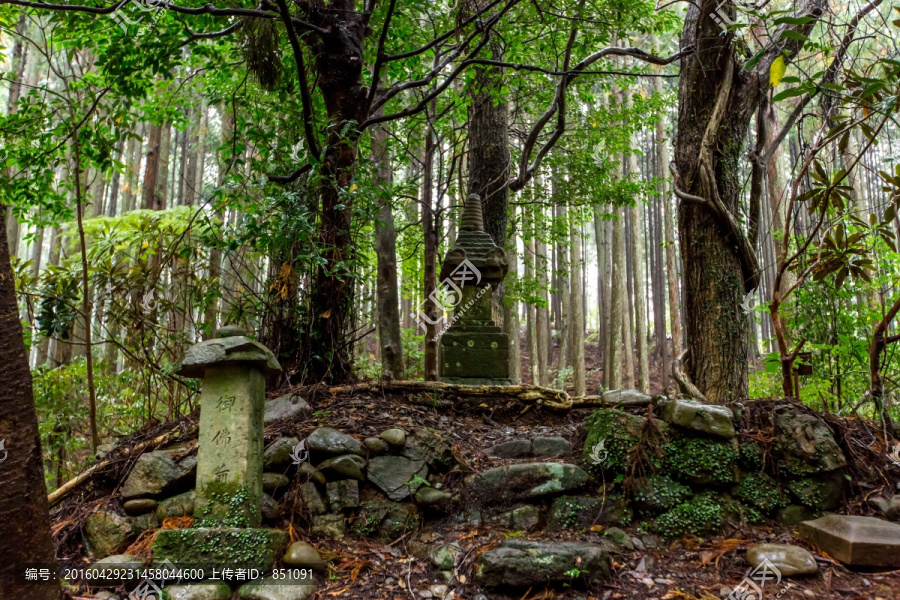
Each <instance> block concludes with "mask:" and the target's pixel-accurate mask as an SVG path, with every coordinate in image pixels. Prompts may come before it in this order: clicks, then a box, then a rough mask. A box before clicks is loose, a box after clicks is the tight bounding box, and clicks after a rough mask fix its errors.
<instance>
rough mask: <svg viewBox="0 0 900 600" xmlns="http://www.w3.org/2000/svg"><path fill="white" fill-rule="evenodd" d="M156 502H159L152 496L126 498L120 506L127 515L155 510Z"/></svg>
mask: <svg viewBox="0 0 900 600" xmlns="http://www.w3.org/2000/svg"><path fill="white" fill-rule="evenodd" d="M158 504H159V502H157V501H156V500H153V499H152V498H139V499H137V500H126V501H125V503H124V504H122V508H124V509H125V512H127V513H128V514H129V515H131V516H135V515H142V514H144V513H148V512H151V511H154V510H156V506H157V505H158Z"/></svg>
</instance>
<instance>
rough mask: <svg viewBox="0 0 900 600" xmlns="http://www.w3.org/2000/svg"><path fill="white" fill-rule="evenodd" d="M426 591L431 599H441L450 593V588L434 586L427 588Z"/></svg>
mask: <svg viewBox="0 0 900 600" xmlns="http://www.w3.org/2000/svg"><path fill="white" fill-rule="evenodd" d="M428 591H429V592H431V595H432V597H434V598H441V599H443V598H445V597H446V596H447V594H448V593H450V588H449V587H447V586H446V585H444V584H435V585H430V586H428Z"/></svg>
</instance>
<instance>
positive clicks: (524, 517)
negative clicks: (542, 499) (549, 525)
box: [509, 504, 541, 531]
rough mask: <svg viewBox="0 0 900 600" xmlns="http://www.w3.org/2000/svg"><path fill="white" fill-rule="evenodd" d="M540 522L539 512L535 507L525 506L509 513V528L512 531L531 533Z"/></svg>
mask: <svg viewBox="0 0 900 600" xmlns="http://www.w3.org/2000/svg"><path fill="white" fill-rule="evenodd" d="M540 521H541V511H540V509H538V507H537V506H532V505H530V504H526V505H525V506H520V507H518V508H514V509H513V510H511V511H509V528H510V529H512V530H514V531H531V530H532V529H534V528H535V527H537V526H538V523H540Z"/></svg>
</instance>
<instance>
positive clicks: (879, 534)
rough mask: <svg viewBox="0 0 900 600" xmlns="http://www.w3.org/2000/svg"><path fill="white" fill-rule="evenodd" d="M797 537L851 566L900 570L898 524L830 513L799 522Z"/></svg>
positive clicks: (899, 528) (899, 529)
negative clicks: (798, 535) (813, 519)
mask: <svg viewBox="0 0 900 600" xmlns="http://www.w3.org/2000/svg"><path fill="white" fill-rule="evenodd" d="M799 533H800V537H802V538H804V539H806V540H809V541H810V542H812V543H814V544H815V545H816V546H818V547H819V549H821V550H822V551H823V552H826V553H827V554H828V556H831V557H832V558H836V559H837V560H839V561H841V562H842V563H845V564H848V565H851V566H854V567H873V568H887V569H898V568H900V525H898V524H896V523H891V522H890V521H885V520H884V519H876V518H875V517H860V516H855V515H835V514H829V515H825V516H824V517H821V518H818V519H816V520H815V521H804V522H802V523H800V530H799Z"/></svg>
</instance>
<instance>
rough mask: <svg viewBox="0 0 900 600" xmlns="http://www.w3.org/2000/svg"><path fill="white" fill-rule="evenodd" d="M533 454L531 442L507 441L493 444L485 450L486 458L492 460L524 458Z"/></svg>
mask: <svg viewBox="0 0 900 600" xmlns="http://www.w3.org/2000/svg"><path fill="white" fill-rule="evenodd" d="M533 453H534V449H533V448H532V446H531V440H509V441H506V442H500V443H499V444H494V445H493V446H491V447H490V448H488V449H487V454H488V456H492V457H494V458H525V457H526V456H531V455H532V454H533Z"/></svg>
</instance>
